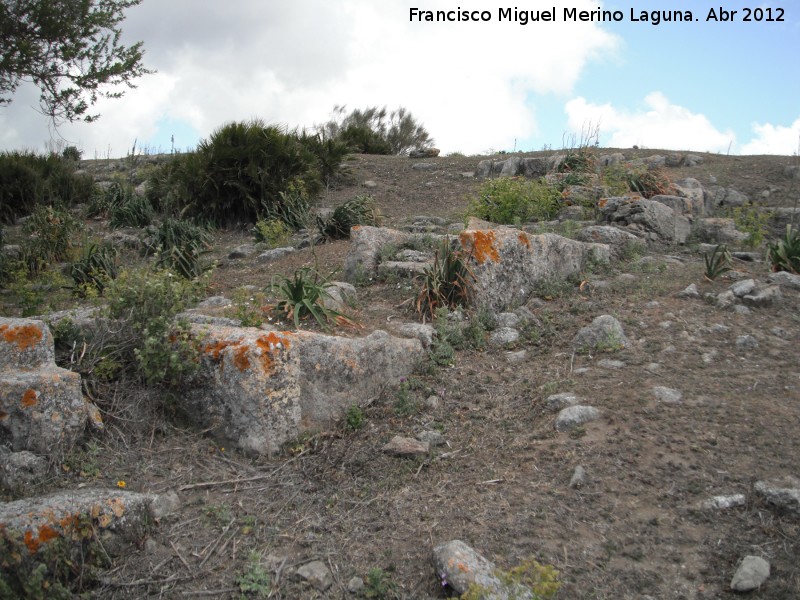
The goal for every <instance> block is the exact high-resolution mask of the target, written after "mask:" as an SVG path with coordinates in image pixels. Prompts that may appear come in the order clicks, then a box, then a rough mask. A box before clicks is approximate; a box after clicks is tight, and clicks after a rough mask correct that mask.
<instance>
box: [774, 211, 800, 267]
mask: <svg viewBox="0 0 800 600" xmlns="http://www.w3.org/2000/svg"><path fill="white" fill-rule="evenodd" d="M767 260H769V262H770V264H771V265H772V270H773V271H776V272H777V271H788V272H789V273H795V274H800V232H798V230H796V229H794V228H793V227H792V225H791V223H790V224H788V225H786V234H785V235H784V236H783V238H782V239H778V240H775V241H774V242H772V243H770V244H769V248H768V250H767Z"/></svg>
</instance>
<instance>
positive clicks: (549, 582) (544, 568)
mask: <svg viewBox="0 0 800 600" xmlns="http://www.w3.org/2000/svg"><path fill="white" fill-rule="evenodd" d="M494 575H495V576H496V577H497V579H498V580H499V582H500V586H501V589H499V590H498V589H489V588H487V587H486V586H483V585H480V584H477V583H473V584H471V585H470V586H469V588H468V589H467V591H466V592H464V593H463V594H462V595H461V600H481V599H482V598H488V597H503V598H508V599H509V600H516V599H520V600H521V599H522V598H530V599H531V600H546V599H547V598H552V597H553V596H555V595H556V594H557V593H558V590H559V589H560V588H561V583H560V582H559V581H558V575H559V573H558V571H557V570H556V569H555V568H554V567H553V566H552V565H542V564H540V563H539V562H537V561H536V560H534V559H533V558H528V559H526V560H524V561H523V562H522V563H521V564H520V565H518V566H516V567H514V568H512V569H509V570H508V571H502V570H499V569H498V570H496V571H495V572H494Z"/></svg>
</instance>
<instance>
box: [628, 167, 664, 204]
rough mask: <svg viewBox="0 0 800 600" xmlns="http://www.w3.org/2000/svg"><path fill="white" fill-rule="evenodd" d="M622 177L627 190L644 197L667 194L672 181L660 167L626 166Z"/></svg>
mask: <svg viewBox="0 0 800 600" xmlns="http://www.w3.org/2000/svg"><path fill="white" fill-rule="evenodd" d="M624 178H625V182H626V183H627V185H628V189H629V190H631V191H633V192H638V193H639V194H641V195H642V196H644V197H645V198H652V197H653V196H658V195H660V194H669V193H670V191H671V190H672V183H670V180H669V178H668V177H667V175H666V173H664V171H663V170H662V169H661V168H660V167H628V168H627V169H626V170H625V175H624Z"/></svg>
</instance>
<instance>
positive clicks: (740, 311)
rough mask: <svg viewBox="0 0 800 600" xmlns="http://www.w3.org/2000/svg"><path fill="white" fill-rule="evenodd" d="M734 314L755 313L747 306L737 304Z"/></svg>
mask: <svg viewBox="0 0 800 600" xmlns="http://www.w3.org/2000/svg"><path fill="white" fill-rule="evenodd" d="M733 312H735V313H736V314H737V315H749V314H750V313H751V312H753V311H751V310H750V309H749V308H747V307H746V306H742V305H741V304H737V305H736V306H734V307H733Z"/></svg>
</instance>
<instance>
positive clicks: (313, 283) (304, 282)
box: [272, 267, 349, 331]
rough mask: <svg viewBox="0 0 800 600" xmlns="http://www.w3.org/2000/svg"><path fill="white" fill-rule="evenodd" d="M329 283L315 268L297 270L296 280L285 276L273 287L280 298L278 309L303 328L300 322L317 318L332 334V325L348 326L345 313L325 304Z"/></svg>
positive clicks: (296, 325) (295, 273)
mask: <svg viewBox="0 0 800 600" xmlns="http://www.w3.org/2000/svg"><path fill="white" fill-rule="evenodd" d="M327 283H328V280H327V279H326V278H324V277H321V276H320V274H319V273H318V272H317V271H316V270H315V269H311V268H308V267H306V268H302V269H297V270H296V271H295V272H294V275H293V276H292V277H282V278H280V279H279V281H278V282H274V283H273V284H272V289H273V291H274V292H275V293H277V294H278V296H279V297H280V301H279V302H278V304H277V306H276V309H277V311H278V312H279V313H280V314H281V315H283V317H285V318H286V319H289V320H291V321H294V326H295V328H297V329H300V321H302V320H303V319H306V318H308V317H313V319H314V320H315V321H316V322H317V324H318V325H319V326H320V327H321V328H322V329H324V330H325V331H328V330H329V329H330V327H331V324H338V323H348V322H349V320H348V319H347V318H346V317H344V316H343V315H342V314H341V313H339V312H338V311H336V310H333V309H331V308H327V307H326V306H325V305H324V300H325V299H326V298H330V294H329V293H328V291H327V290H326V289H325V285H326V284H327Z"/></svg>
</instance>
